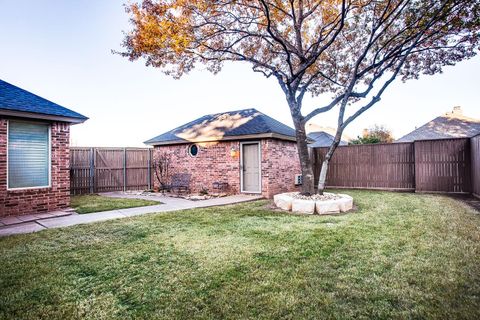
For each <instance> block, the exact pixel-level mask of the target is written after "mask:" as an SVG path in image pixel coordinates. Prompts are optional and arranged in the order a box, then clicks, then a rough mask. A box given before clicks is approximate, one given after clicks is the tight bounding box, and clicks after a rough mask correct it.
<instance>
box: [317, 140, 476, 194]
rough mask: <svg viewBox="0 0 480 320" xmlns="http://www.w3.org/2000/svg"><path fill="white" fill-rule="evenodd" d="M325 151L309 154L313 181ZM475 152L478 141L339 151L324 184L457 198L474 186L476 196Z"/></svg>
mask: <svg viewBox="0 0 480 320" xmlns="http://www.w3.org/2000/svg"><path fill="white" fill-rule="evenodd" d="M327 150H328V148H315V149H314V150H313V152H312V161H313V166H314V173H315V178H316V179H318V174H319V172H320V169H321V166H322V162H323V159H324V157H325V154H326V153H327ZM473 150H476V151H473ZM479 150H480V137H477V138H474V139H472V141H470V139H468V138H459V139H445V140H422V141H415V142H412V143H408V142H407V143H393V144H370V145H353V146H340V147H338V148H337V150H336V151H335V153H334V155H333V157H332V159H331V161H330V165H329V171H328V174H327V181H326V184H327V186H329V187H338V188H366V189H394V190H415V191H419V192H456V193H469V192H471V190H472V185H473V186H474V188H475V186H476V188H477V189H474V190H477V192H478V190H479V188H480V182H479V180H480V177H479V174H478V173H479V172H480V159H479ZM474 167H475V168H474ZM472 170H473V171H472ZM475 170H476V171H475ZM472 173H473V174H472ZM315 183H318V180H316V181H315Z"/></svg>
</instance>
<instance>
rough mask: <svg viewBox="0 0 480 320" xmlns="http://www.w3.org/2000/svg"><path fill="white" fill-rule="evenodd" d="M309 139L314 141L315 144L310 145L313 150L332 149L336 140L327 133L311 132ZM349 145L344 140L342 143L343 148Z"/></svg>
mask: <svg viewBox="0 0 480 320" xmlns="http://www.w3.org/2000/svg"><path fill="white" fill-rule="evenodd" d="M308 137H309V138H310V139H312V140H314V142H312V143H310V144H309V145H308V146H309V147H311V148H320V147H330V146H331V145H332V142H333V140H334V139H335V137H334V136H332V135H331V134H329V133H327V132H325V131H316V132H311V133H309V134H308ZM347 144H348V143H347V142H346V141H344V140H341V141H340V145H341V146H346V145H347Z"/></svg>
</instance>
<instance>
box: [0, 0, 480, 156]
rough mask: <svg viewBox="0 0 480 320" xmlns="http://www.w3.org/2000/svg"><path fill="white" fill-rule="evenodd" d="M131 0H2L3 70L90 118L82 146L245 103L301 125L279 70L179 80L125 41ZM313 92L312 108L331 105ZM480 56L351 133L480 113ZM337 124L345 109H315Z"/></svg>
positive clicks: (402, 96) (200, 73) (395, 98)
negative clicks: (269, 74)
mask: <svg viewBox="0 0 480 320" xmlns="http://www.w3.org/2000/svg"><path fill="white" fill-rule="evenodd" d="M123 3H125V1H123V0H120V1H115V0H101V1H94V0H88V1H87V0H76V1H73V0H63V1H61V0H30V1H26V0H0V79H2V80H4V81H7V82H9V83H12V84H14V85H16V86H19V87H21V88H23V89H26V90H28V91H31V92H33V93H35V94H38V95H40V96H42V97H44V98H46V99H49V100H51V101H53V102H55V103H58V104H60V105H62V106H64V107H67V108H70V109H72V110H74V111H77V112H79V113H81V114H83V115H85V116H87V117H89V118H90V119H89V120H88V121H87V122H85V123H83V124H79V125H74V126H73V127H72V131H71V142H72V145H75V146H99V147H102V146H103V147H106V146H112V147H142V146H145V145H144V144H143V141H145V140H147V139H150V138H152V137H154V136H156V135H159V134H161V133H164V132H166V131H168V130H171V129H173V128H175V127H177V126H179V125H182V124H184V123H186V122H189V121H191V120H193V119H195V118H198V117H200V116H202V115H205V114H211V113H218V112H223V111H230V110H238V109H244V108H256V109H258V110H259V111H261V112H263V113H266V114H267V115H269V116H271V117H273V118H275V119H277V120H279V121H281V122H283V123H285V124H288V125H292V121H291V117H290V113H289V110H288V106H287V104H286V102H285V98H284V96H283V93H282V91H281V89H280V87H279V86H278V84H277V83H276V81H275V80H273V79H266V78H264V77H263V76H262V75H260V74H258V73H254V72H253V71H252V70H251V68H250V67H249V66H248V65H245V64H235V63H234V64H228V65H226V66H225V68H224V69H223V71H222V72H221V73H219V74H218V75H212V74H211V73H209V72H208V71H207V70H205V69H204V68H202V67H200V68H197V69H196V70H195V71H193V72H191V73H190V74H188V75H186V76H184V77H182V78H181V79H180V80H175V79H173V78H171V77H168V76H166V75H164V74H163V73H162V72H161V71H160V70H158V69H155V68H152V67H146V66H145V64H144V62H143V61H141V60H139V61H135V62H130V61H129V60H127V59H126V58H123V57H121V56H119V55H115V54H112V50H120V51H121V50H122V48H121V42H122V39H123V33H122V32H123V31H127V30H129V28H130V27H129V22H128V15H127V14H126V13H125V10H124V6H123ZM326 101H327V100H326V99H325V98H323V97H308V98H306V99H305V103H304V113H306V112H307V111H308V110H312V109H313V108H315V107H319V106H322V105H323V104H325V102H326ZM479 101H480V57H476V58H473V59H471V60H469V61H464V62H461V63H459V64H458V65H456V66H454V67H448V68H445V70H444V73H443V74H438V75H435V76H424V77H421V78H420V79H419V80H412V81H409V82H406V83H402V82H400V81H397V82H395V83H394V84H392V85H391V86H390V88H389V89H388V91H387V92H386V93H385V94H384V95H383V97H382V100H381V101H380V102H379V103H378V104H377V105H375V106H374V107H373V108H372V109H370V110H369V111H367V112H366V113H364V114H363V115H362V116H361V117H360V118H358V119H357V120H355V121H354V122H353V123H352V124H351V125H350V126H349V127H348V128H347V129H346V134H348V135H349V136H352V137H355V136H357V135H359V134H361V132H362V129H363V128H368V127H371V126H373V125H374V124H380V125H385V126H386V127H387V128H389V129H390V130H392V132H393V134H394V136H395V137H397V138H399V137H401V136H402V135H404V134H406V133H408V132H410V131H411V130H413V129H415V127H418V126H421V125H422V124H424V123H426V122H428V121H429V120H431V119H433V118H435V117H436V116H438V115H441V114H442V113H445V112H447V111H450V110H451V109H452V108H453V106H457V105H458V106H462V109H463V112H464V114H465V115H467V116H471V117H475V118H480V102H479ZM313 122H315V123H316V124H318V125H321V126H331V127H334V126H335V125H336V113H335V110H332V111H331V112H329V113H327V114H322V115H320V116H318V117H316V118H314V120H313Z"/></svg>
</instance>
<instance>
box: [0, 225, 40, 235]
mask: <svg viewBox="0 0 480 320" xmlns="http://www.w3.org/2000/svg"><path fill="white" fill-rule="evenodd" d="M45 229H46V228H45V227H43V226H41V225H39V224H38V223H36V222H24V223H20V224H15V225H10V226H5V227H1V228H0V237H5V236H11V235H14V234H22V233H32V232H38V231H42V230H45Z"/></svg>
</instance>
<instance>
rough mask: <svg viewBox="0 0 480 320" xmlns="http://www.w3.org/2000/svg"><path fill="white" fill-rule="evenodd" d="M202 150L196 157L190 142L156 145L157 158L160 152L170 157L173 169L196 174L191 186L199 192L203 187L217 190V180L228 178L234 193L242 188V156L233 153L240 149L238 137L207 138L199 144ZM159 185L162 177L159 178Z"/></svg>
mask: <svg viewBox="0 0 480 320" xmlns="http://www.w3.org/2000/svg"><path fill="white" fill-rule="evenodd" d="M197 145H198V146H199V148H200V149H199V151H198V154H197V156H196V157H192V156H190V155H189V154H188V146H189V145H187V144H179V145H169V146H159V147H155V150H154V153H153V158H154V159H158V157H159V155H160V154H163V153H165V154H167V155H169V157H170V161H171V166H170V173H171V174H174V173H190V174H191V175H192V177H191V182H190V189H191V191H192V192H199V191H200V190H201V189H202V188H207V189H208V190H209V191H213V189H212V184H213V182H217V181H218V182H228V184H229V188H230V190H229V192H230V193H234V194H235V193H239V192H240V158H239V156H238V152H237V155H236V156H235V157H232V156H231V154H230V150H231V149H232V147H233V148H235V150H237V151H238V150H239V145H240V143H239V142H238V141H232V142H230V141H228V142H227V141H226V142H207V143H200V144H197ZM154 184H155V186H156V187H158V181H157V179H156V178H155V182H154Z"/></svg>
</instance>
